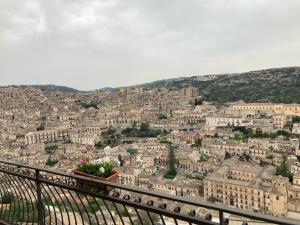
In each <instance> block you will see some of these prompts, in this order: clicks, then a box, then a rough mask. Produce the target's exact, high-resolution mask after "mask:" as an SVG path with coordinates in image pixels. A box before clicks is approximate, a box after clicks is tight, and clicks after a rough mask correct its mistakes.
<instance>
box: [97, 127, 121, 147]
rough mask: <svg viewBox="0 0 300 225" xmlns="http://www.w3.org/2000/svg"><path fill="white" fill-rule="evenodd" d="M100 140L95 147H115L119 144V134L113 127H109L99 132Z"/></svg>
mask: <svg viewBox="0 0 300 225" xmlns="http://www.w3.org/2000/svg"><path fill="white" fill-rule="evenodd" d="M101 137H102V141H99V142H97V143H96V144H95V147H96V148H103V147H105V146H110V147H115V146H118V145H119V144H121V135H120V134H119V133H118V132H117V130H116V129H115V128H113V127H109V128H108V129H107V131H103V132H102V133H101Z"/></svg>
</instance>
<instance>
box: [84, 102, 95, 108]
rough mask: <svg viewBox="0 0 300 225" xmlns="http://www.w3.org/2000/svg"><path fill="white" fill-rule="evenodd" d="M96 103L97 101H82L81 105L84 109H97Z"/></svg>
mask: <svg viewBox="0 0 300 225" xmlns="http://www.w3.org/2000/svg"><path fill="white" fill-rule="evenodd" d="M98 104H99V103H96V102H90V103H82V104H81V106H82V107H83V108H85V109H88V108H94V109H99V107H98Z"/></svg>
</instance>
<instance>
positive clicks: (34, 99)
mask: <svg viewBox="0 0 300 225" xmlns="http://www.w3.org/2000/svg"><path fill="white" fill-rule="evenodd" d="M299 140H300V104H280V103H244V102H234V103H219V102H207V101H204V100H203V98H202V93H201V90H199V89H198V88H196V87H193V86H187V87H185V88H182V89H171V88H151V89H150V88H142V87H132V88H119V89H116V90H113V91H111V92H103V91H94V92H78V93H67V92H48V91H45V90H42V89H35V88H28V87H27V88H18V87H7V88H1V89H0V158H1V159H2V160H6V161H14V162H18V163H24V164H29V165H33V166H38V167H42V168H48V169H53V170H58V171H63V172H67V173H70V172H71V170H72V169H73V168H75V167H76V165H78V164H79V162H80V160H83V159H84V160H88V161H97V160H98V161H99V160H100V161H101V160H102V161H115V162H117V164H118V167H117V171H118V173H119V177H118V182H119V183H120V184H125V185H130V186H137V187H141V188H144V189H149V190H154V189H155V190H156V191H159V192H163V193H167V194H170V195H174V196H187V197H192V198H194V199H199V200H205V201H209V202H214V203H217V204H219V203H220V204H226V205H228V206H229V207H235V208H240V209H244V210H250V211H254V212H259V213H264V214H269V215H274V216H280V217H287V216H289V215H298V214H299V215H300V148H299ZM172 166H173V167H174V168H171V167H172ZM171 170H172V171H171Z"/></svg>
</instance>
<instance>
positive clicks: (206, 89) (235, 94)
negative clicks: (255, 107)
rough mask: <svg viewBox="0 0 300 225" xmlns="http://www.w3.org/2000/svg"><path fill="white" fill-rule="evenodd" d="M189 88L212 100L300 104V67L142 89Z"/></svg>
mask: <svg viewBox="0 0 300 225" xmlns="http://www.w3.org/2000/svg"><path fill="white" fill-rule="evenodd" d="M189 85H192V86H195V87H199V89H200V92H201V93H202V95H203V96H204V99H205V100H208V101H219V102H234V101H239V100H243V101H245V102H274V103H279V102H282V103H300V67H285V68H274V69H265V70H257V71H250V72H245V73H234V74H218V75H206V76H193V77H187V78H185V77H184V78H175V79H168V80H160V81H155V82H152V83H148V84H144V85H142V86H144V87H146V88H154V87H156V88H160V87H167V88H171V89H172V88H173V89H180V88H183V87H186V86H189Z"/></svg>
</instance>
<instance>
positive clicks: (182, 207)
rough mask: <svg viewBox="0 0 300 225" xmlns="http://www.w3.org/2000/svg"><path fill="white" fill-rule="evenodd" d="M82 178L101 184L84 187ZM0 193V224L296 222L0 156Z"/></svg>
mask: <svg viewBox="0 0 300 225" xmlns="http://www.w3.org/2000/svg"><path fill="white" fill-rule="evenodd" d="M83 180H85V181H87V182H96V183H98V184H99V187H101V188H97V189H95V187H94V188H92V187H88V186H86V185H85V184H83V183H86V182H82V181H83ZM107 190H110V191H107ZM0 197H1V198H0V200H1V201H0V224H39V225H43V224H45V225H48V224H50V225H52V224H60V225H62V224H69V225H73V224H79V225H83V224H92V225H94V224H107V225H111V224H114V225H119V224H120V225H127V224H134V225H150V224H153V225H154V224H157V225H168V224H176V225H181V224H203V225H210V224H223V225H224V224H228V223H229V224H249V225H250V224H257V223H262V224H267V223H269V224H282V225H296V224H300V221H294V220H288V219H284V218H277V217H273V216H269V215H263V214H257V213H253V212H251V211H244V210H240V209H235V208H229V207H227V206H223V205H216V204H212V203H208V202H203V201H196V200H193V199H189V198H180V197H174V196H170V195H165V194H161V193H158V192H153V191H149V190H145V189H141V188H134V187H129V186H125V185H120V184H115V183H109V182H101V181H98V180H93V179H91V178H86V177H82V176H75V175H72V174H65V173H60V172H56V171H52V170H47V169H41V168H37V167H31V166H27V165H23V164H18V163H12V162H5V161H0Z"/></svg>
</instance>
